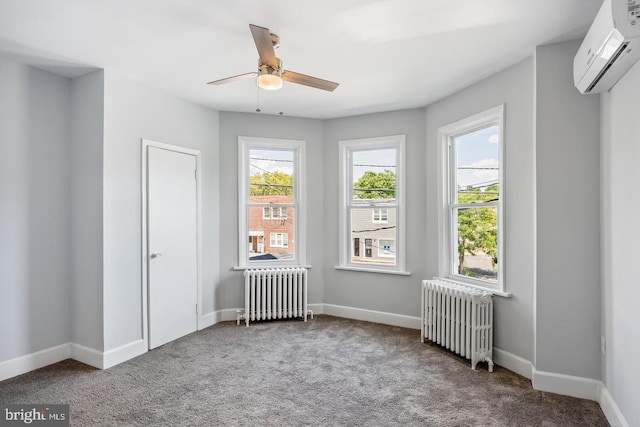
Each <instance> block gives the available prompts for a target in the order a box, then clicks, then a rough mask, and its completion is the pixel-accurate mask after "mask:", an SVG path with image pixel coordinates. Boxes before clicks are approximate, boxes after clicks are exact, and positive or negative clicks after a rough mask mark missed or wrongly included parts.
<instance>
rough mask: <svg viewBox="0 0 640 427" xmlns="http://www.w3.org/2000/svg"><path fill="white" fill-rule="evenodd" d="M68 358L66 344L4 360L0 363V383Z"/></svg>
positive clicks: (67, 346) (68, 351)
mask: <svg viewBox="0 0 640 427" xmlns="http://www.w3.org/2000/svg"><path fill="white" fill-rule="evenodd" d="M69 357H71V351H70V349H69V344H68V343H66V344H61V345H57V346H55V347H50V348H46V349H44V350H40V351H36V352H35V353H31V354H27V355H24V356H20V357H16V358H14V359H9V360H5V361H4V362H0V381H3V380H6V379H9V378H12V377H15V376H18V375H22V374H25V373H27V372H29V371H33V370H34V369H39V368H44V367H45V366H47V365H51V364H53V363H57V362H60V361H63V360H65V359H68V358H69Z"/></svg>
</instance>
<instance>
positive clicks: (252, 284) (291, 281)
mask: <svg viewBox="0 0 640 427" xmlns="http://www.w3.org/2000/svg"><path fill="white" fill-rule="evenodd" d="M309 314H311V316H312V318H313V313H311V311H310V310H308V309H307V269H306V268H301V267H300V268H265V269H251V270H245V271H244V314H243V315H242V316H240V315H239V317H238V323H239V321H240V318H241V317H243V318H244V320H245V322H246V324H247V326H249V321H252V322H253V321H256V320H274V319H291V318H296V317H300V318H303V319H304V321H305V322H306V321H307V316H308V315H309Z"/></svg>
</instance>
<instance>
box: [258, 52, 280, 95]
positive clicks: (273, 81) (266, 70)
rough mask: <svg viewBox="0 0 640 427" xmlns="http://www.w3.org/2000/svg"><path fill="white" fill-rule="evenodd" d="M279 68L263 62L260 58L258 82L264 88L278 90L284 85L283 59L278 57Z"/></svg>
mask: <svg viewBox="0 0 640 427" xmlns="http://www.w3.org/2000/svg"><path fill="white" fill-rule="evenodd" d="M276 60H277V61H278V68H273V67H272V66H270V65H267V64H264V63H262V61H260V60H258V79H257V84H258V86H260V87H261V88H262V89H266V90H278V89H280V88H281V87H282V60H281V59H280V58H276Z"/></svg>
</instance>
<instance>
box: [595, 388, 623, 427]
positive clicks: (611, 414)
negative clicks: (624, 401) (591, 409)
mask: <svg viewBox="0 0 640 427" xmlns="http://www.w3.org/2000/svg"><path fill="white" fill-rule="evenodd" d="M598 403H600V408H602V412H604V415H605V417H607V421H609V424H611V427H629V423H628V422H627V420H626V419H625V418H624V415H622V412H621V411H620V408H618V405H617V404H616V402H615V400H613V397H612V396H611V393H609V390H607V387H605V386H604V384H602V386H601V387H600V399H599V400H598Z"/></svg>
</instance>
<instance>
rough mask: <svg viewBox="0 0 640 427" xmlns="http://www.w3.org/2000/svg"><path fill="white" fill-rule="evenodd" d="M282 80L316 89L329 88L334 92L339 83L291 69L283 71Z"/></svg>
mask: <svg viewBox="0 0 640 427" xmlns="http://www.w3.org/2000/svg"><path fill="white" fill-rule="evenodd" d="M282 80H285V81H287V82H291V83H297V84H299V85H305V86H311V87H315V88H316V89H322V90H327V91H329V92H333V91H334V90H335V88H337V87H338V85H339V83H335V82H331V81H329V80H323V79H319V78H317V77H311V76H307V75H306V74H301V73H296V72H295V71H289V70H287V71H283V72H282Z"/></svg>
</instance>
